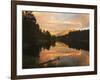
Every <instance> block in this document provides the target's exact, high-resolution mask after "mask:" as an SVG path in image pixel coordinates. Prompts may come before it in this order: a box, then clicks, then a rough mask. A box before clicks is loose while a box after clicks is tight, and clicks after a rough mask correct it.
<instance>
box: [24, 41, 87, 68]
mask: <svg viewBox="0 0 100 80" xmlns="http://www.w3.org/2000/svg"><path fill="white" fill-rule="evenodd" d="M23 51H24V54H23V68H38V67H39V68H40V67H41V68H43V67H67V66H87V65H89V51H88V50H84V49H75V48H70V47H69V45H67V44H65V43H62V42H56V43H55V46H54V45H53V46H49V47H48V48H45V47H42V46H33V47H31V48H29V49H25V50H23ZM25 53H26V54H25ZM27 53H28V54H27Z"/></svg>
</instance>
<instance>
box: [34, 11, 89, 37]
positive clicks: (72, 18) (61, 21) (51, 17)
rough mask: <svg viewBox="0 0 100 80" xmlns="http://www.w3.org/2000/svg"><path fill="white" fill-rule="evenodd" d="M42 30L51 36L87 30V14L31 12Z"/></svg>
mask: <svg viewBox="0 0 100 80" xmlns="http://www.w3.org/2000/svg"><path fill="white" fill-rule="evenodd" d="M32 14H34V16H35V18H36V20H37V23H38V24H39V25H40V28H41V29H42V30H46V31H49V32H50V33H51V34H52V35H64V34H67V33H68V32H70V31H74V30H83V29H88V28H89V14H82V13H81V14H80V13H53V12H32Z"/></svg>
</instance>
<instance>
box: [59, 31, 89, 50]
mask: <svg viewBox="0 0 100 80" xmlns="http://www.w3.org/2000/svg"><path fill="white" fill-rule="evenodd" d="M57 40H58V41H60V42H63V43H65V44H67V45H69V47H71V48H77V49H85V50H89V30H81V31H80V30H78V31H73V32H69V34H66V35H64V36H58V37H57Z"/></svg>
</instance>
